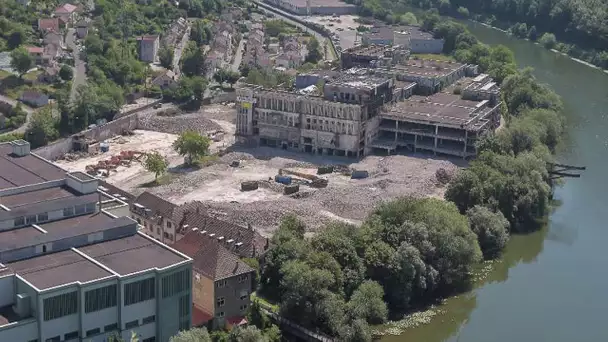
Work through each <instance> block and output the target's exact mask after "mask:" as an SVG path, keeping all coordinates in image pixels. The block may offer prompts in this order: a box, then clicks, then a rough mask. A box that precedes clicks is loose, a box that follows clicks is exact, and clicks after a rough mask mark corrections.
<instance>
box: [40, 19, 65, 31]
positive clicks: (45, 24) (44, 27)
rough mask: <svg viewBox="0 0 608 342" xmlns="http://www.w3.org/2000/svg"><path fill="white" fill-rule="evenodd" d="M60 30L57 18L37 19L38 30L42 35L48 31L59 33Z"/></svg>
mask: <svg viewBox="0 0 608 342" xmlns="http://www.w3.org/2000/svg"><path fill="white" fill-rule="evenodd" d="M61 28H62V27H61V26H60V21H59V18H43V19H38V30H39V31H41V32H43V33H44V32H48V31H54V32H59V30H60V29H61Z"/></svg>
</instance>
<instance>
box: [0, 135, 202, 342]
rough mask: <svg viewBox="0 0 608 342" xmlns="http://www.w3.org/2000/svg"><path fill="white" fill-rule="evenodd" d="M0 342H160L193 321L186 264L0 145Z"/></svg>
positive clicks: (18, 149)
mask: <svg viewBox="0 0 608 342" xmlns="http://www.w3.org/2000/svg"><path fill="white" fill-rule="evenodd" d="M0 169H1V170H2V172H1V173H0V198H2V202H1V203H2V204H1V205H0V341H91V342H102V341H104V342H105V341H107V339H108V337H110V336H111V335H114V334H118V335H120V336H121V337H122V338H124V339H125V340H129V339H130V337H131V333H132V332H133V333H135V334H136V335H137V336H138V338H139V340H140V341H145V342H152V341H162V342H167V341H168V340H169V338H170V337H171V336H173V335H175V334H176V333H177V332H178V331H180V330H184V329H189V328H190V327H191V320H192V306H191V302H192V291H191V289H192V260H191V259H190V258H189V257H188V256H187V255H185V254H182V253H180V252H178V251H176V250H175V249H172V248H170V247H168V246H166V245H163V244H161V243H159V242H157V241H155V240H154V239H151V238H149V237H147V236H146V235H145V234H142V233H141V232H138V225H137V223H136V222H135V221H134V220H132V219H131V218H129V217H128V216H127V215H128V214H129V206H128V204H127V203H125V202H124V201H123V200H121V199H119V198H117V197H114V196H112V195H111V194H109V193H108V192H106V191H103V190H105V189H106V188H104V187H100V186H99V181H98V180H97V179H95V178H93V177H91V176H89V175H87V174H85V173H82V172H71V173H68V172H66V171H64V170H62V169H61V168H59V167H57V166H56V165H54V164H52V163H51V162H49V161H47V160H45V159H43V158H41V157H39V156H37V155H36V154H34V153H31V152H30V146H29V143H27V142H25V141H23V140H18V141H13V142H11V143H5V144H0Z"/></svg>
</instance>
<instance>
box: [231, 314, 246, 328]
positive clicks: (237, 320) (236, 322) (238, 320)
mask: <svg viewBox="0 0 608 342" xmlns="http://www.w3.org/2000/svg"><path fill="white" fill-rule="evenodd" d="M226 323H228V324H230V325H232V326H237V327H238V326H241V325H245V324H247V318H245V317H243V316H234V317H228V318H226Z"/></svg>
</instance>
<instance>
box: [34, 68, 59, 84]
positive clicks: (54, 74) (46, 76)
mask: <svg viewBox="0 0 608 342" xmlns="http://www.w3.org/2000/svg"><path fill="white" fill-rule="evenodd" d="M59 70H60V68H59V66H58V65H54V66H51V67H47V68H44V71H43V72H42V73H41V74H40V75H38V82H42V83H55V82H57V81H59Z"/></svg>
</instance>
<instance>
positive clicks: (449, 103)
mask: <svg viewBox="0 0 608 342" xmlns="http://www.w3.org/2000/svg"><path fill="white" fill-rule="evenodd" d="M486 102H487V101H480V102H477V101H468V100H463V99H461V98H460V96H459V95H454V94H448V93H438V94H434V95H432V96H429V97H425V96H418V95H413V96H412V97H410V98H409V99H407V100H406V101H403V102H397V103H396V104H394V105H393V106H391V108H390V109H389V110H388V112H386V113H384V114H383V115H384V116H392V117H395V116H397V117H400V118H407V119H412V120H420V121H425V122H439V123H448V124H465V123H466V122H467V121H469V120H470V119H471V118H472V115H473V114H474V113H478V111H479V110H481V109H483V108H485V104H486Z"/></svg>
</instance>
